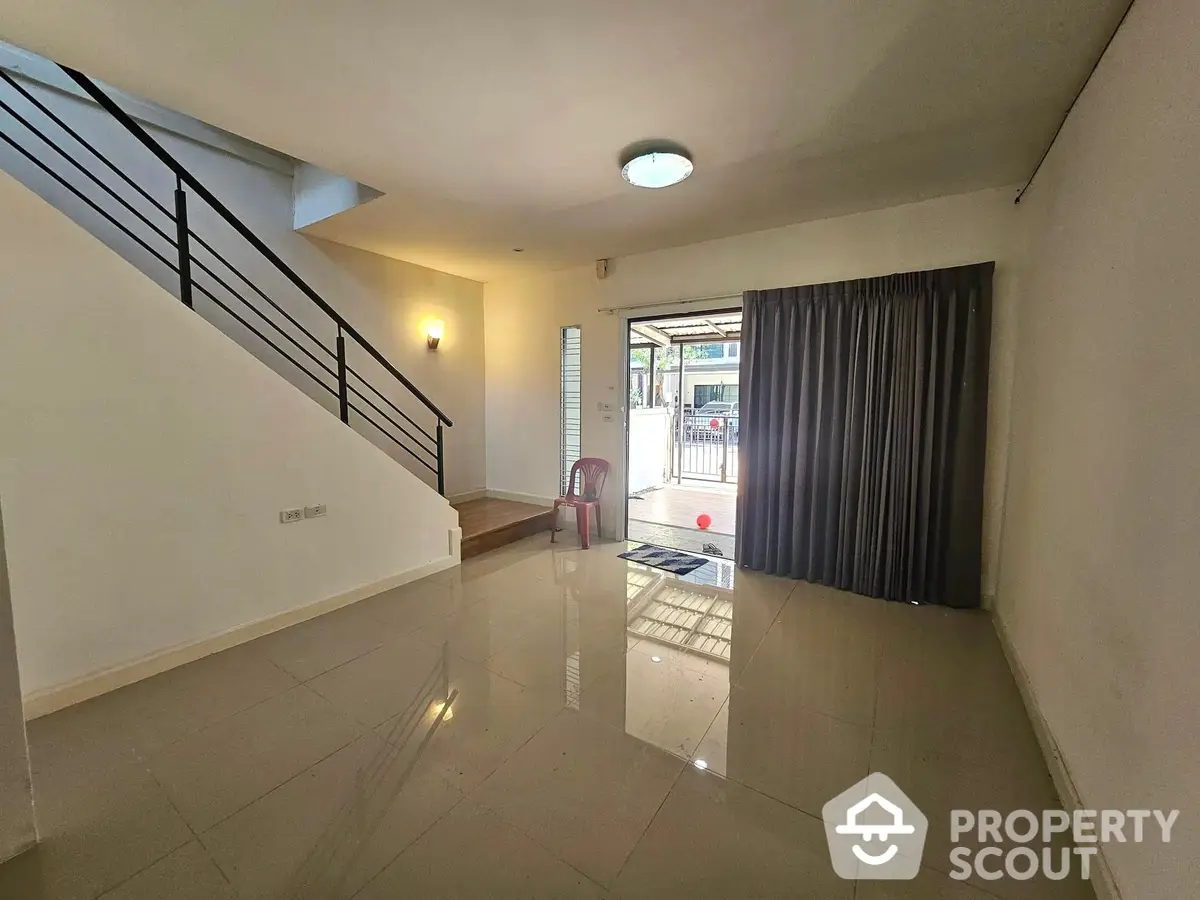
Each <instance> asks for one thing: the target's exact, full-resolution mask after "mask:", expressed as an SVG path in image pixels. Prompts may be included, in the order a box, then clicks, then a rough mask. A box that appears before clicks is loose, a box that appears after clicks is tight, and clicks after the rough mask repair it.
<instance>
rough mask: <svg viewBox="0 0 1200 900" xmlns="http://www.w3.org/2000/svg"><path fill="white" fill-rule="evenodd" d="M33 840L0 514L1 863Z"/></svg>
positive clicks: (26, 748) (34, 831)
mask: <svg viewBox="0 0 1200 900" xmlns="http://www.w3.org/2000/svg"><path fill="white" fill-rule="evenodd" d="M36 840H37V826H36V825H35V823H34V818H33V782H32V779H31V777H30V772H29V745H28V743H27V741H26V740H25V715H24V711H23V710H22V708H21V676H20V671H19V670H18V667H17V642H16V636H15V634H14V633H13V615H12V596H11V594H10V593H9V589H8V564H7V561H6V559H5V556H4V522H3V517H2V516H0V862H4V860H6V859H8V858H9V857H12V856H16V855H17V854H18V853H20V852H22V851H23V850H27V849H29V847H31V846H32V845H33V843H34V842H35V841H36Z"/></svg>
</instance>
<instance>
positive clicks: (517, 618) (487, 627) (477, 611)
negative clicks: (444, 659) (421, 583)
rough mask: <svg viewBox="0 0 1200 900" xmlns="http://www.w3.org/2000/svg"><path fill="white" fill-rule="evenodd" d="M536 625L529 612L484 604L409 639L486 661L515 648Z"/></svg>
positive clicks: (441, 620)
mask: <svg viewBox="0 0 1200 900" xmlns="http://www.w3.org/2000/svg"><path fill="white" fill-rule="evenodd" d="M535 624H536V622H535V621H533V620H532V617H531V615H530V614H529V613H527V612H522V611H518V610H508V609H504V608H503V607H502V606H501V605H500V604H496V603H493V602H491V601H481V602H480V603H477V604H474V605H473V606H469V607H467V609H465V610H463V611H462V612H460V613H455V614H454V615H451V616H441V617H438V618H437V619H435V620H433V621H431V622H430V623H429V624H427V625H425V626H424V627H423V628H420V629H418V630H416V631H414V632H412V634H411V635H410V636H411V637H412V638H413V639H415V640H419V641H424V642H425V643H427V644H431V645H433V646H435V647H439V648H440V647H442V646H445V647H446V649H447V652H449V653H450V654H451V655H454V656H458V657H461V658H462V659H467V660H471V661H473V662H484V661H485V660H487V659H489V658H491V657H493V656H495V655H496V654H497V653H499V652H500V651H501V650H504V649H506V648H507V647H510V646H512V645H513V644H514V643H516V642H517V640H519V639H520V638H521V637H522V636H523V635H524V634H525V633H526V632H528V631H529V630H530V629H531V628H532V627H533V626H534V625H535Z"/></svg>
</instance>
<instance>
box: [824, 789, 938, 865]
mask: <svg viewBox="0 0 1200 900" xmlns="http://www.w3.org/2000/svg"><path fill="white" fill-rule="evenodd" d="M821 817H822V818H823V819H824V821H825V836H826V838H827V839H828V840H829V858H830V861H831V862H832V863H833V869H834V871H835V872H837V874H838V875H840V876H841V877H842V878H847V879H858V880H864V881H865V880H893V881H895V880H907V879H910V878H916V877H917V872H918V871H920V868H921V853H922V851H923V850H924V848H925V834H926V832H927V831H928V830H929V820H928V819H926V818H925V816H924V815H923V814H922V812H921V811H920V810H919V809H917V806H916V804H914V803H913V802H912V801H911V800H909V799H908V796H907V795H906V794H905V793H904V791H902V790H900V788H899V787H897V786H896V783H895V782H894V781H892V779H890V778H888V777H887V776H886V775H884V774H883V773H881V772H873V773H872V774H870V775H868V776H867V777H866V778H864V779H863V780H862V781H860V782H859V783H858V784H856V785H854V786H853V787H851V788H849V789H847V790H845V791H843V792H842V793H840V794H838V795H837V796H836V797H834V798H833V799H832V800H830V801H829V802H828V803H826V804H825V806H824V808H823V809H822V810H821Z"/></svg>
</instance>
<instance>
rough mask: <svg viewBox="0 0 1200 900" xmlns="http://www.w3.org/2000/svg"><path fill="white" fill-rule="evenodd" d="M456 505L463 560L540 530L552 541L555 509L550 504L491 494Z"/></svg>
mask: <svg viewBox="0 0 1200 900" xmlns="http://www.w3.org/2000/svg"><path fill="white" fill-rule="evenodd" d="M454 508H455V509H457V510H458V524H459V527H460V528H462V558H463V559H469V558H470V557H472V556H478V555H479V554H480V553H486V552H487V551H489V550H495V549H496V548H497V547H503V546H504V545H505V544H511V543H513V542H514V541H519V540H520V539H521V538H524V537H529V535H531V534H537V533H538V532H539V531H544V532H546V540H547V541H549V540H550V522H551V518H552V516H553V512H552V511H551V510H550V508H549V507H545V506H537V505H535V504H532V503H518V502H517V501H515V500H498V499H495V498H492V497H488V498H485V499H482V500H468V501H466V502H465V503H456V504H454Z"/></svg>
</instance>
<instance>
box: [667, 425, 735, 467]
mask: <svg viewBox="0 0 1200 900" xmlns="http://www.w3.org/2000/svg"><path fill="white" fill-rule="evenodd" d="M737 453H738V417H737V416H735V415H686V416H684V417H683V421H682V423H680V424H678V425H677V427H676V452H675V457H676V459H675V460H674V462H675V472H676V474H677V475H678V476H682V477H684V478H701V479H706V480H709V481H726V482H736V481H737V471H738V459H737Z"/></svg>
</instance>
